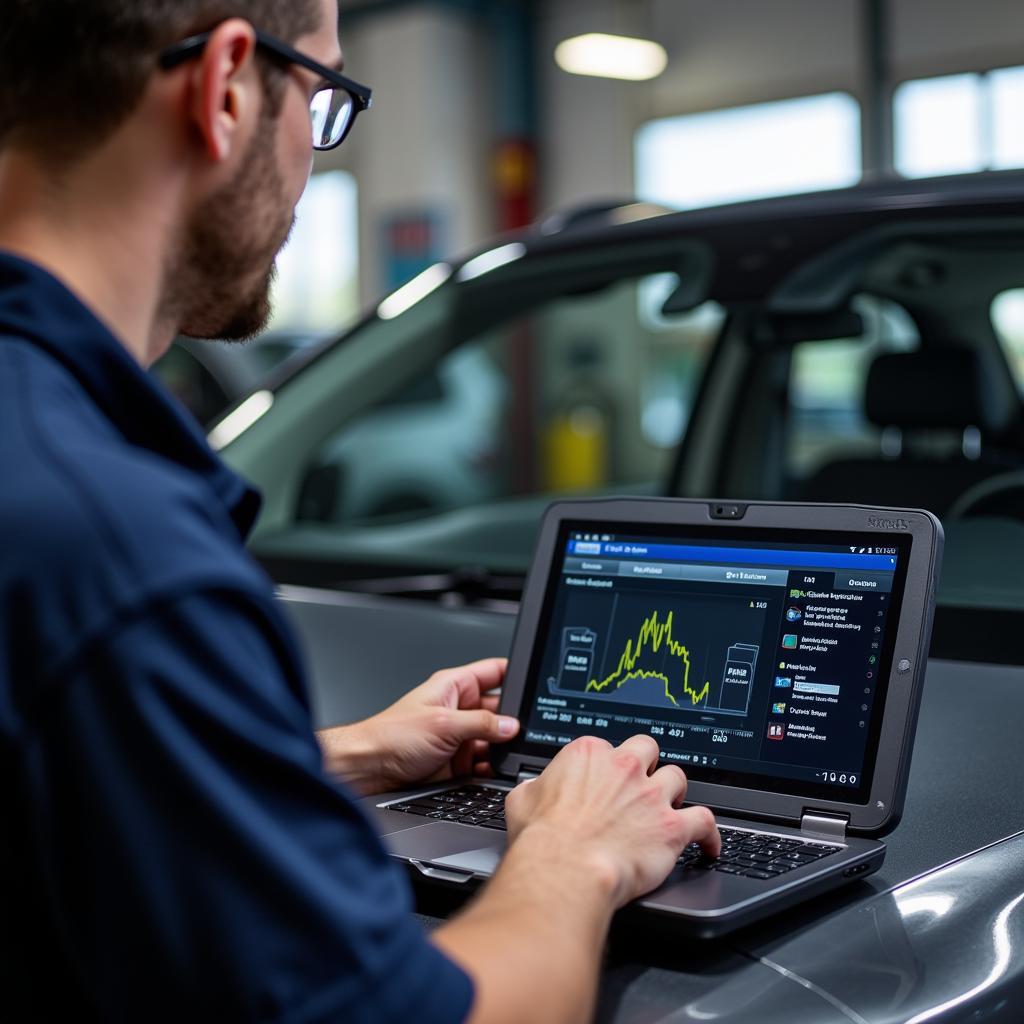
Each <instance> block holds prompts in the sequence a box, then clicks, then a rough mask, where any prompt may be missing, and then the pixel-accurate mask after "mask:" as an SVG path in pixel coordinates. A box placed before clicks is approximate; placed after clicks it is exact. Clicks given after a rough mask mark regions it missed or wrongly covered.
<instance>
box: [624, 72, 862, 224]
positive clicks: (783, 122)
mask: <svg viewBox="0 0 1024 1024" xmlns="http://www.w3.org/2000/svg"><path fill="white" fill-rule="evenodd" d="M635 160H636V189H637V194H638V195H639V196H640V197H641V198H642V199H644V200H647V201H649V202H655V203H662V204H663V205H665V206H672V207H678V208H679V209H690V208H693V207H699V206H713V205H715V204H717V203H729V202H738V201H741V200H744V199H760V198H763V197H765V196H779V195H788V194H796V193H800V192H815V191H818V190H820V189H830V188H843V187H846V186H849V185H854V184H856V183H857V182H858V181H859V180H860V177H861V142H860V107H859V105H858V104H857V101H856V100H855V99H854V98H853V97H852V96H850V95H848V94H847V93H842V92H833V93H826V94H824V95H820V96H804V97H800V98H798V99H791V100H782V101H780V102H776V103H757V104H754V105H752V106H746V107H735V108H732V109H730V110H713V111H709V112H707V113H701V114H688V115H685V116H682V117H665V118H659V119H658V120H656V121H649V122H648V123H647V124H645V125H643V127H641V128H640V130H639V131H638V132H637V136H636V145H635Z"/></svg>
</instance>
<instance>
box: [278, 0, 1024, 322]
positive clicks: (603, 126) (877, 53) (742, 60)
mask: <svg viewBox="0 0 1024 1024" xmlns="http://www.w3.org/2000/svg"><path fill="white" fill-rule="evenodd" d="M341 10H342V44H343V47H344V50H345V54H346V60H347V67H346V70H347V72H348V73H350V74H351V76H352V77H353V78H355V79H356V80H357V81H360V82H366V83H367V84H369V85H371V86H372V87H373V88H374V90H375V92H374V107H373V110H372V112H371V114H370V115H369V116H366V117H365V118H363V119H362V120H360V122H359V124H358V127H357V129H356V131H355V133H354V134H353V136H352V137H351V139H350V140H349V141H348V142H347V143H346V144H345V145H344V146H342V147H341V148H340V149H339V150H337V151H335V152H333V153H331V154H327V156H326V158H325V159H323V160H322V161H320V162H319V163H318V164H317V167H316V176H315V177H314V179H313V183H312V186H311V188H310V190H309V193H308V194H307V197H306V200H305V201H304V203H303V207H302V209H301V210H300V218H299V224H298V228H297V230H296V234H295V236H294V240H293V243H292V245H291V247H290V248H289V250H288V251H287V252H286V253H285V254H284V255H283V256H282V260H281V281H280V285H279V288H278V306H277V319H276V321H275V326H277V327H279V328H282V329H288V330H293V331H294V330H310V331H315V330H322V329H329V330H333V329H334V328H336V327H337V326H338V324H339V321H340V320H341V319H342V318H344V317H346V316H347V317H354V316H355V315H356V313H357V311H358V310H359V309H360V308H362V307H363V306H367V305H369V304H370V303H371V302H373V301H374V300H375V299H377V298H378V297H379V296H380V295H381V294H383V293H384V292H386V291H390V290H391V289H392V288H394V287H396V286H397V285H398V284H400V283H402V281H403V280H404V279H407V278H409V277H412V276H413V275H414V274H415V273H416V272H418V271H419V270H422V269H423V268H424V267H425V266H427V265H429V264H430V263H432V262H434V261H435V260H437V259H439V258H441V257H442V256H447V255H449V254H451V253H458V252H462V251H465V250H467V249H469V248H471V247H473V246H475V245H477V244H479V243H481V242H482V241H484V240H485V239H487V238H488V237H490V236H492V235H493V234H495V233H496V232H498V231H501V230H504V229H507V228H514V227H519V226H521V225H522V224H523V223H524V222H526V221H528V220H530V219H532V218H533V217H535V216H537V215H539V214H540V213H541V212H542V211H553V210H559V209H564V208H566V207H568V206H572V205H575V204H581V203H585V202H587V201H591V200H609V199H617V198H625V197H632V196H635V197H638V198H640V199H644V200H649V201H652V202H656V203H661V204H664V205H667V206H671V207H674V208H691V207H697V206H703V205H709V204H714V203H721V202H728V201H734V200H742V199H751V198H757V197H761V196H766V195H778V194H784V193H795V192H805V191H809V190H811V189H817V188H835V187H841V186H844V185H851V184H854V183H856V182H858V181H859V180H861V179H862V177H864V176H871V175H878V174H886V173H890V172H893V171H895V172H896V173H899V174H901V175H906V176H928V175H935V174H952V173H957V172H965V171H981V170H984V169H988V168H1005V167H1020V166H1024V18H1022V17H1021V12H1020V6H1019V5H1018V4H1016V3H1014V2H1012V0H975V2H972V3H970V4H964V3H960V2H956V0H770V2H766V0H543V2H540V0H421V2H416V0H342V2H341ZM596 33H607V34H613V35H621V36H626V37H630V38H633V39H644V40H649V41H651V42H653V43H655V44H657V46H656V47H655V48H652V49H653V50H654V52H653V54H648V53H645V52H643V51H641V53H640V54H639V56H636V55H635V54H634V53H633V52H632V51H630V50H629V49H627V50H626V51H625V54H623V53H622V52H621V51H620V50H619V49H618V48H616V46H615V45H614V42H612V43H611V44H609V43H608V42H607V41H606V42H605V43H604V45H602V43H601V41H600V40H596V41H592V42H591V43H590V46H589V48H586V47H585V48H584V49H583V52H581V53H580V54H579V55H578V57H577V60H578V61H579V62H581V63H583V64H585V66H586V67H587V69H589V70H590V71H592V72H593V74H591V75H581V74H572V73H569V72H567V71H565V70H563V69H562V67H560V66H559V63H558V62H557V61H556V51H557V49H558V47H559V44H561V43H563V42H564V41H566V40H571V39H573V38H576V37H580V36H586V35H588V34H596ZM657 47H660V48H661V50H662V52H663V54H664V57H663V59H662V60H659V53H658V50H657ZM620 74H622V75H624V74H632V75H636V76H637V77H645V78H646V80H640V81H635V80H634V81H626V80H622V79H619V78H617V77H616V76H618V75H620ZM597 76H608V77H597ZM647 76H649V77H647Z"/></svg>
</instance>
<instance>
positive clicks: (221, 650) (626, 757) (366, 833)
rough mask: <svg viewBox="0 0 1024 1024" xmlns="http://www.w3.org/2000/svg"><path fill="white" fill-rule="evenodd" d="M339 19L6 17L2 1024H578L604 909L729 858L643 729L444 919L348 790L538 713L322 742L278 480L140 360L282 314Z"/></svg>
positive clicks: (564, 784)
mask: <svg viewBox="0 0 1024 1024" xmlns="http://www.w3.org/2000/svg"><path fill="white" fill-rule="evenodd" d="M336 25H337V8H336V0H291V2H290V3H288V4H283V3H279V2H276V0H93V2H85V0H8V3H7V6H6V9H5V12H4V17H3V19H2V20H0V480H2V481H3V483H2V486H0V536H3V538H4V544H5V548H4V556H3V559H2V560H0V756H2V764H3V768H4V772H3V778H4V780H5V784H4V803H3V807H4V813H3V827H2V831H0V866H2V868H3V882H2V883H0V884H2V885H3V888H4V913H3V915H2V918H0V930H2V941H3V946H4V948H5V950H6V951H7V952H6V953H5V955H4V957H3V958H2V962H3V968H2V969H0V970H2V974H3V987H2V993H3V995H2V1000H3V1012H2V1016H3V1017H4V1019H5V1020H10V1021H22V1020H55V1019H63V1018H64V1017H69V1018H70V1017H71V1015H73V1019H75V1020H97V1019H102V1020H116V1021H142V1020H146V1021H154V1020H178V1021H180V1020H189V1021H200V1020H202V1021H205V1020H217V1021H235V1020H256V1019H259V1020H281V1021H296V1022H297V1021H302V1022H312V1021H373V1022H382V1021H390V1020H405V1019H415V1020H417V1021H454V1020H462V1019H465V1018H467V1017H469V1016H471V1018H472V1019H473V1020H476V1021H487V1022H489V1021H503V1020H508V1021H522V1020H527V1019H529V1020H532V1021H544V1020H550V1021H568V1020H580V1019H584V1018H586V1017H587V1016H588V1014H589V1013H590V1011H591V1007H592V1001H593V993H594V990H595V983H596V974H597V965H598V960H599V954H600V950H601V946H602V943H603V939H604V936H605V932H606V929H607V927H608V923H609V919H610V916H611V914H612V912H613V911H614V910H615V908H616V907H618V906H620V905H622V904H623V903H625V902H627V901H628V900H630V899H632V898H634V897H636V896H638V895H640V894H642V893H643V892H645V891H647V890H650V889H652V888H653V887H655V886H656V885H657V884H659V883H660V882H661V881H662V879H663V878H664V877H665V876H666V875H667V873H668V872H669V870H670V869H671V867H672V865H673V863H674V862H675V860H676V857H677V856H678V854H679V852H680V850H681V849H682V848H683V846H684V845H685V844H686V843H688V842H690V841H691V840H694V839H696V840H698V841H700V842H702V843H703V844H704V845H705V847H706V848H707V849H708V850H709V851H710V852H712V853H716V852H717V849H718V845H719V840H718V835H717V830H716V829H715V826H714V821H713V819H712V817H711V815H710V814H709V813H708V812H707V811H706V810H704V809H700V808H691V809H687V810H678V809H677V808H678V807H679V806H680V805H681V803H682V800H683V797H684V795H685V791H686V779H685V776H684V775H683V773H682V772H681V771H680V770H679V769H678V768H675V767H665V768H661V769H658V768H657V747H656V745H655V743H654V741H653V740H652V739H650V737H635V738H634V739H631V740H629V741H627V742H626V743H624V744H623V745H622V746H621V747H619V748H617V749H613V748H612V747H611V746H610V745H608V744H607V743H605V742H604V741H601V740H597V739H584V740H579V741H577V742H575V743H573V744H572V745H570V746H569V747H567V748H566V749H565V750H564V751H562V752H561V753H560V754H559V755H558V757H556V758H555V759H554V761H553V763H552V764H551V766H550V768H549V769H548V770H547V771H546V772H545V773H544V775H543V776H542V777H541V779H540V780H538V781H536V782H534V783H532V784H530V785H528V786H524V787H520V789H518V790H516V791H515V792H514V793H513V794H512V795H511V796H510V797H509V800H508V807H507V816H508V821H509V837H510V840H511V845H510V849H509V852H508V855H507V857H506V859H505V861H504V863H503V865H502V867H501V870H500V871H499V872H498V874H497V876H496V877H495V878H494V879H493V881H492V882H491V883H490V884H489V885H488V887H487V888H486V889H485V890H484V892H483V893H482V895H481V896H480V897H479V898H478V899H477V900H476V901H475V902H474V903H473V904H472V905H471V906H470V907H469V908H468V909H467V910H466V911H465V912H464V913H463V914H461V915H460V916H458V917H456V918H455V919H453V920H452V921H451V922H449V923H448V924H446V925H445V926H444V927H442V928H440V929H438V930H437V931H436V932H435V933H434V934H433V935H432V936H431V937H430V939H429V941H428V939H427V938H425V937H424V935H423V934H422V932H421V931H420V930H419V929H418V927H417V926H416V924H415V922H414V919H413V918H412V917H411V915H410V898H409V895H408V892H407V886H406V883H405V880H404V878H403V877H402V875H401V874H400V873H399V872H398V871H397V869H395V868H393V867H392V866H390V865H389V863H388V861H387V858H386V856H385V854H384V851H383V849H382V847H381V846H380V844H379V842H378V841H377V840H376V838H375V837H374V835H373V833H372V831H371V830H370V828H369V826H368V825H367V823H366V822H365V821H364V820H363V818H362V817H361V815H360V814H359V812H358V811H357V810H356V808H355V807H354V805H353V803H352V801H351V797H350V796H349V795H347V791H350V790H357V791H361V792H363V793H368V792H374V791H382V790H383V789H385V788H389V787H394V786H398V785H403V784H406V783H411V782H414V781H417V780H423V779H427V778H443V777H448V776H450V775H452V774H453V773H463V772H468V771H470V770H472V769H473V767H474V765H476V764H477V763H479V762H480V761H481V759H483V758H484V756H485V753H486V744H487V742H488V741H494V740H498V739H504V738H507V737H508V736H510V735H512V734H514V732H515V730H516V729H517V728H518V723H516V722H515V721H514V720H508V719H502V718H499V717H498V715H497V714H496V713H495V707H496V700H495V698H494V696H493V695H491V694H490V691H492V690H493V689H494V688H495V687H496V686H498V685H499V683H500V682H501V678H502V675H503V672H504V663H503V662H502V661H500V660H490V661H484V662H480V663H477V664H475V665H468V666H464V667H462V668H458V669H453V670H450V671H447V672H441V673H438V674H437V675H436V676H434V677H433V678H432V679H430V680H429V681H428V682H427V683H425V684H424V685H423V686H421V687H419V688H418V689H416V690H413V691H412V692H411V693H410V694H409V695H407V696H406V697H405V698H403V699H402V700H401V701H399V702H398V704H396V705H395V706H394V707H392V708H391V709H389V710H387V711H385V712H384V713H382V714H381V715H378V716H377V717H375V718H373V719H371V720H369V721H367V722H364V723H360V724H358V725H353V726H348V727H344V728H341V729H337V730H330V731H328V732H326V733H324V734H322V735H321V737H320V741H321V743H320V745H319V746H318V744H317V742H316V739H315V738H314V735H313V733H312V731H311V727H310V715H309V708H308V704H307V699H306V693H305V686H304V682H303V679H302V673H301V669H300V667H299V664H298V659H297V657H296V653H295V650H294V648H293V644H292V639H291V636H290V635H289V632H288V630H287V628H286V626H285V624H284V622H283V621H282V619H281V617H280V615H279V612H278V610H277V608H276V607H275V604H274V601H273V595H272V591H271V588H270V585H269V583H268V581H267V580H266V578H265V577H264V576H263V575H262V573H261V572H260V571H259V569H258V568H257V567H256V566H255V565H254V563H253V562H252V561H251V560H250V559H249V558H248V556H247V555H246V554H245V551H244V549H243V547H242V539H243V537H244V535H245V533H246V532H247V530H248V529H249V527H250V526H251V525H252V522H253V519H254V517H255V513H256V507H257V503H258V502H257V499H256V497H255V495H254V494H253V493H252V492H251V491H250V490H249V489H248V488H247V487H246V486H245V485H244V484H243V483H242V482H241V481H240V480H238V479H237V478H236V477H235V476H234V475H233V474H232V473H231V472H230V471H229V470H227V469H226V468H225V467H224V466H223V465H222V464H221V463H220V462H219V461H218V460H217V459H216V458H215V456H214V455H213V454H212V452H211V451H210V449H209V448H208V447H207V446H206V444H205V441H204V440H203V438H202V437H201V436H200V435H199V434H198V433H197V432H196V431H195V430H194V428H193V427H192V426H190V425H189V423H188V422H187V420H186V419H185V418H184V417H183V416H181V415H180V414H179V413H178V411H177V409H176V408H175V407H174V406H173V405H172V404H171V403H170V401H169V400H168V399H167V398H166V397H165V396H164V394H163V393H162V392H160V391H159V390H158V388H157V387H156V385H155V384H154V383H153V382H152V380H151V379H150V378H149V377H148V376H147V375H146V374H145V372H144V370H143V368H144V367H146V366H148V365H149V364H150V363H152V362H153V360H155V359H156V358H157V357H158V356H159V355H161V353H163V352H164V351H165V350H166V348H167V347H168V345H169V344H170V342H171V339H172V338H173V337H174V336H175V334H176V333H178V332H186V333H189V334H192V335H195V336H201V337H210V336H222V337H235V338H241V337H246V336H249V335H251V334H253V333H254V332H256V331H258V330H259V329H260V328H261V326H262V325H263V324H264V323H265V321H266V317H267V309H268V298H267V293H268V285H269V281H270V278H271V268H272V264H273V260H274V256H275V254H276V252H277V251H278V249H279V248H280V246H281V245H282V243H283V242H284V240H285V237H286V235H287V233H288V230H289V226H290V224H291V220H292V216H293V210H294V207H295V204H296V201H297V200H298V197H299V195H300V193H301V191H302V189H303V187H304V185H305V182H306V180H307V177H308V174H309V171H310V163H311V148H312V147H311V137H312V136H311V131H312V132H313V133H315V135H316V139H315V141H317V142H319V143H321V144H323V143H333V142H335V141H337V136H338V135H339V134H340V135H341V136H342V137H343V135H344V132H345V131H347V128H348V127H350V123H349V122H348V121H347V120H346V121H345V123H343V124H336V123H335V120H336V119H337V118H339V117H340V118H342V119H343V120H344V119H346V118H348V117H349V116H350V114H349V113H348V112H347V108H346V104H347V103H350V104H351V105H352V107H353V110H352V113H354V112H355V108H357V107H358V105H359V97H360V93H359V90H358V87H357V86H355V85H354V83H348V85H347V86H345V85H341V86H339V85H338V82H339V81H341V82H344V80H342V79H339V76H338V75H336V74H332V73H331V72H330V70H327V71H326V76H327V78H328V80H329V81H330V82H331V85H332V86H337V88H336V89H335V90H334V91H333V92H332V91H331V90H330V89H326V85H327V81H325V76H324V75H322V74H321V73H320V72H318V71H316V70H314V68H315V67H316V66H318V65H327V68H328V69H330V68H336V67H340V64H341V53H340V50H339V44H338V39H337V31H336ZM256 30H259V34H258V33H257V31H256ZM264 33H265V34H264ZM197 37H198V38H197ZM282 42H283V43H285V44H292V45H293V46H294V48H295V50H297V51H299V52H298V53H294V51H292V50H289V49H288V48H287V47H282V45H281V44H282ZM303 55H304V56H303ZM363 95H365V94H363ZM311 119H312V124H311ZM339 671H340V672H344V667H343V666H339ZM338 780H340V782H341V785H339V784H338Z"/></svg>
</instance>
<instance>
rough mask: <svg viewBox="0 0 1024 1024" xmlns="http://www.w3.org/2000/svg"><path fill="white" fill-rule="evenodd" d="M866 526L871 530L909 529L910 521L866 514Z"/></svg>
mask: <svg viewBox="0 0 1024 1024" xmlns="http://www.w3.org/2000/svg"><path fill="white" fill-rule="evenodd" d="M868 526H870V527H871V529H872V530H909V529H910V523H909V521H908V520H906V519H879V518H878V516H868Z"/></svg>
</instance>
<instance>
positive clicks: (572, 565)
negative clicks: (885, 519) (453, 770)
mask: <svg viewBox="0 0 1024 1024" xmlns="http://www.w3.org/2000/svg"><path fill="white" fill-rule="evenodd" d="M670 529H671V528H666V527H665V526H663V525H662V526H659V527H657V528H652V527H650V526H646V527H645V526H641V525H633V526H630V525H624V524H621V523H619V524H615V526H614V528H612V527H610V526H609V528H608V529H607V530H602V529H601V528H600V525H599V524H595V523H593V522H587V523H583V522H580V523H571V522H570V523H565V524H563V527H562V531H561V533H560V536H559V541H558V546H557V548H556V550H557V551H558V555H557V556H556V558H555V560H554V562H555V564H554V565H553V567H552V571H551V578H550V581H549V585H548V589H547V595H546V598H545V607H544V614H543V616H542V619H541V622H542V623H543V626H542V629H541V634H540V636H539V637H538V642H537V644H536V646H535V648H534V653H533V664H532V666H531V671H530V674H529V679H530V683H529V686H528V689H527V692H526V694H525V699H524V705H523V707H524V722H525V730H524V734H523V736H522V739H523V741H524V743H525V746H526V749H528V750H530V751H531V752H535V753H538V754H547V755H549V756H550V755H551V754H553V753H554V752H555V750H556V749H557V748H558V747H561V746H563V745H564V744H566V743H568V742H570V741H571V740H572V739H574V738H576V737H577V736H582V735H585V734H592V735H598V736H602V737H605V738H606V739H608V740H609V741H610V742H612V743H620V742H621V741H622V740H624V739H626V738H627V737H629V736H632V735H634V734H636V733H641V732H642V733H647V734H649V735H651V736H653V737H654V738H655V739H656V740H657V741H658V744H659V746H660V748H661V751H662V759H663V762H664V763H675V764H679V765H680V766H681V767H682V768H684V769H685V770H686V772H687V775H688V776H690V777H691V778H695V779H701V780H704V781H707V782H712V783H720V784H726V785H736V786H742V787H745V788H753V789H762V790H770V791H774V792H785V793H792V794H796V795H807V796H819V797H825V798H827V799H830V800H840V801H844V802H852V803H858V802H859V803H863V802H865V801H866V800H867V797H868V794H869V792H870V783H871V774H872V771H873V768H874V760H875V754H876V751H877V744H878V736H879V733H880V731H881V719H882V710H883V707H884V702H885V695H886V684H887V681H888V677H889V669H890V663H891V658H892V649H893V645H894V643H895V635H896V626H897V624H898V621H899V610H900V601H901V598H902V593H903V583H904V579H905V576H906V563H907V561H908V555H909V552H910V539H909V538H908V537H898V538H895V539H890V538H888V537H886V538H884V540H883V545H882V546H878V544H879V539H880V538H879V537H878V535H877V534H875V535H867V534H864V535H860V534H850V535H847V534H836V533H824V532H823V533H814V534H809V533H807V532H806V531H802V532H801V533H799V534H797V535H795V536H796V537H798V538H799V539H794V536H793V535H784V534H783V533H782V531H779V530H773V531H770V532H769V531H760V532H759V531H754V530H744V529H728V530H721V529H708V530H697V529H694V528H692V527H687V528H685V529H686V532H685V533H679V534H672V533H670Z"/></svg>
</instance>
